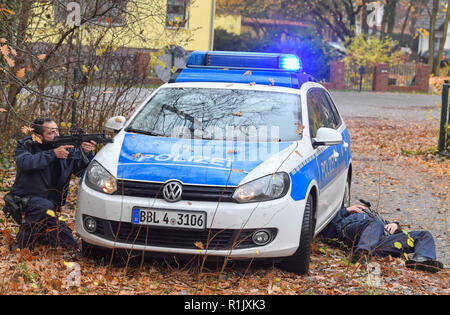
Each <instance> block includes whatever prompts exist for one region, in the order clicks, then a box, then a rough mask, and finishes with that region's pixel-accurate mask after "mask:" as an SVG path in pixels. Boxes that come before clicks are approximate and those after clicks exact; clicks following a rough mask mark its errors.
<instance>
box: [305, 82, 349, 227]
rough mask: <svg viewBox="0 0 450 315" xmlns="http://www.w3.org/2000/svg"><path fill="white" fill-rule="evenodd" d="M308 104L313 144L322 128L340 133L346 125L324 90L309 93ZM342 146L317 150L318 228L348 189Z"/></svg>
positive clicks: (315, 149) (317, 148)
mask: <svg viewBox="0 0 450 315" xmlns="http://www.w3.org/2000/svg"><path fill="white" fill-rule="evenodd" d="M307 104H308V119H309V128H310V136H311V140H312V138H314V137H315V136H316V134H317V130H318V129H319V128H321V127H326V128H333V129H338V128H339V123H341V124H342V122H339V121H337V120H336V117H335V115H334V113H333V111H332V109H331V106H330V104H329V103H328V100H327V98H326V95H325V91H324V90H323V89H320V88H313V89H311V90H310V91H308V94H307ZM342 145H343V143H341V144H339V145H333V146H318V147H315V148H313V150H314V153H315V154H316V156H317V158H316V162H317V167H318V170H319V172H318V173H319V178H318V184H319V199H318V208H317V223H316V226H317V227H320V226H321V225H322V223H323V222H324V221H325V220H326V219H327V218H328V217H329V216H330V215H331V213H333V212H334V211H335V210H336V208H338V207H339V206H340V202H342V200H341V197H342V195H343V190H342V189H343V188H344V187H345V186H344V184H345V182H344V183H342V173H343V170H344V169H345V160H344V158H343V155H342V148H341V146H342ZM341 191H342V192H341Z"/></svg>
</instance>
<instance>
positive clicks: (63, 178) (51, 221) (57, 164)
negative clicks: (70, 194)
mask: <svg viewBox="0 0 450 315" xmlns="http://www.w3.org/2000/svg"><path fill="white" fill-rule="evenodd" d="M32 128H33V133H34V137H31V136H29V137H26V138H25V139H23V140H20V141H18V144H17V147H16V151H15V161H16V166H17V174H16V179H15V182H14V185H13V186H12V188H11V191H10V193H9V194H8V195H7V196H5V202H6V206H5V208H4V210H5V213H7V214H10V215H11V216H13V218H14V219H15V220H16V221H17V222H18V223H19V224H21V225H20V229H19V233H18V235H17V239H16V242H15V243H14V244H13V245H12V246H11V250H15V249H16V248H20V249H22V248H25V247H28V248H30V249H32V248H33V247H34V246H35V245H36V244H37V243H40V244H50V245H52V246H61V247H65V248H77V242H76V240H75V239H74V237H73V235H72V230H71V229H70V228H69V227H68V226H67V225H66V223H65V222H64V221H63V220H60V217H59V216H58V215H56V213H57V212H58V211H60V208H61V206H62V205H64V204H65V200H66V196H67V191H68V186H69V182H70V178H71V175H72V174H74V175H76V176H81V175H82V173H83V171H84V170H85V169H86V167H87V164H86V163H85V162H84V161H83V159H82V156H81V154H80V152H79V150H78V149H76V148H73V146H71V145H62V146H59V147H57V148H53V147H51V146H49V145H48V144H46V142H47V141H52V140H54V138H55V137H56V136H59V129H58V125H57V124H56V122H55V121H54V120H53V119H51V118H38V119H36V120H35V121H34V122H33V125H32ZM33 138H34V140H33ZM95 144H96V143H95V142H94V141H92V142H84V143H83V144H82V145H81V147H82V150H84V152H85V153H86V156H87V157H88V159H89V160H92V158H93V157H94V155H93V153H92V150H93V149H94V147H95ZM16 210H19V212H17V211H16ZM20 210H22V212H23V214H24V222H23V223H22V222H21V219H22V213H20Z"/></svg>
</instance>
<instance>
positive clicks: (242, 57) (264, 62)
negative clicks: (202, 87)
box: [187, 51, 302, 72]
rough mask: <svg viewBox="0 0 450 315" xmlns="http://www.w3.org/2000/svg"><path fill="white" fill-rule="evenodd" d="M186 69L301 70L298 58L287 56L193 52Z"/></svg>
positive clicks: (229, 52)
mask: <svg viewBox="0 0 450 315" xmlns="http://www.w3.org/2000/svg"><path fill="white" fill-rule="evenodd" d="M187 67H188V68H205V67H208V68H227V69H249V70H272V71H273V70H284V71H293V72H299V71H301V70H302V63H301V61H300V58H299V57H297V56H295V55H288V54H271V53H253V52H231V51H194V52H193V53H192V54H191V55H190V56H189V59H188V61H187Z"/></svg>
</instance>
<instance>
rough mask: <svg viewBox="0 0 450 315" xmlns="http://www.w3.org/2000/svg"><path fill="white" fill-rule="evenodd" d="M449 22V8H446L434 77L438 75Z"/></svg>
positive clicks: (434, 66)
mask: <svg viewBox="0 0 450 315" xmlns="http://www.w3.org/2000/svg"><path fill="white" fill-rule="evenodd" d="M449 21H450V8H447V13H446V14H445V20H444V25H443V29H442V38H441V40H440V42H439V51H438V56H437V60H436V62H435V63H434V65H433V74H434V75H439V68H440V66H441V59H442V54H443V52H444V47H445V41H446V40H447V32H448V24H449Z"/></svg>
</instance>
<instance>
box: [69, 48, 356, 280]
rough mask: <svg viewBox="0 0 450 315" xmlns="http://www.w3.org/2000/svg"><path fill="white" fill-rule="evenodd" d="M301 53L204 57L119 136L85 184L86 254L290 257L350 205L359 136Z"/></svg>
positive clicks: (304, 256)
mask: <svg viewBox="0 0 450 315" xmlns="http://www.w3.org/2000/svg"><path fill="white" fill-rule="evenodd" d="M314 81H315V80H314V79H313V78H312V77H311V76H309V75H307V74H305V73H303V71H302V64H301V61H300V59H299V58H298V57H297V56H295V55H288V54H267V53H240V52H219V51H209V52H205V51H196V52H193V53H192V54H191V55H190V56H189V58H188V62H187V65H186V67H185V68H184V69H181V70H179V71H177V72H176V73H175V74H174V75H173V76H172V78H171V80H170V81H169V82H168V83H166V84H164V85H163V86H161V87H160V88H158V89H157V90H155V91H154V92H153V93H152V94H151V95H150V96H149V97H148V98H147V99H146V100H145V101H144V102H143V104H142V105H141V106H139V107H138V108H137V109H136V111H135V112H134V113H133V114H132V115H131V117H130V118H129V119H128V121H126V119H125V117H121V116H118V117H113V118H111V119H109V120H108V121H107V123H106V127H107V128H109V129H113V130H115V131H116V133H117V134H116V136H115V138H114V143H111V144H107V145H106V146H104V147H103V148H102V149H101V150H100V151H99V152H98V154H97V155H96V156H95V158H94V160H93V161H92V162H91V163H90V165H89V167H88V169H87V171H86V174H85V176H84V178H83V180H82V183H81V186H80V189H79V195H78V201H77V212H76V230H77V232H78V233H79V235H80V236H81V238H82V241H83V248H98V247H103V248H121V249H134V250H138V251H144V252H147V251H148V252H162V253H166V254H170V255H172V254H173V255H178V254H192V255H198V254H203V255H212V256H227V257H229V258H231V259H235V258H236V259H242V258H275V257H276V258H281V259H282V267H284V268H285V269H287V270H289V271H293V272H297V273H301V274H303V273H307V272H308V268H309V261H310V253H311V241H312V238H313V237H314V235H316V234H317V233H319V232H320V231H321V229H323V228H324V227H325V226H326V224H327V223H328V222H329V221H330V220H331V219H332V218H333V217H334V215H335V214H336V212H337V211H338V210H339V209H340V208H341V207H342V206H343V205H344V206H345V205H347V204H348V202H349V198H350V197H349V196H350V183H351V175H352V161H351V155H350V138H349V134H348V131H347V128H346V126H345V123H344V121H343V120H342V117H341V116H340V114H339V111H338V110H337V108H336V105H335V104H334V102H333V100H332V98H331V96H330V94H329V93H328V92H327V90H326V89H325V88H324V87H323V86H322V85H320V84H318V83H316V82H314Z"/></svg>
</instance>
